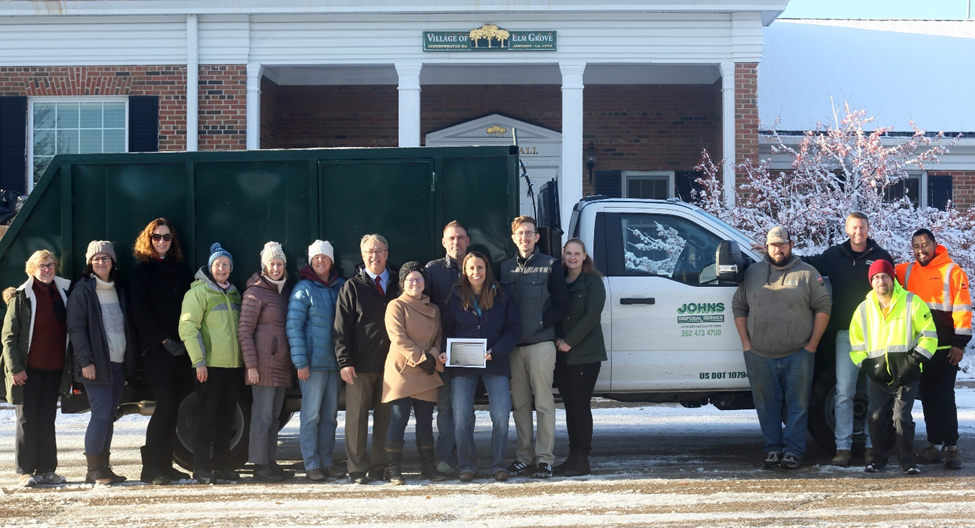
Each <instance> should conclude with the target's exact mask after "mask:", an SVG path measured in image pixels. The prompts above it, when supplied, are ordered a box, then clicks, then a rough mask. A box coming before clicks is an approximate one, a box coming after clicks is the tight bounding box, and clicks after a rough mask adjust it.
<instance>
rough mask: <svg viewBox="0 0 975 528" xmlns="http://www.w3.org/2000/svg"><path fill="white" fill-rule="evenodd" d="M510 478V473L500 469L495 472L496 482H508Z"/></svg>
mask: <svg viewBox="0 0 975 528" xmlns="http://www.w3.org/2000/svg"><path fill="white" fill-rule="evenodd" d="M508 477H509V475H508V472H507V471H505V470H503V469H499V470H497V471H495V472H494V480H496V481H498V482H505V481H507V480H508Z"/></svg>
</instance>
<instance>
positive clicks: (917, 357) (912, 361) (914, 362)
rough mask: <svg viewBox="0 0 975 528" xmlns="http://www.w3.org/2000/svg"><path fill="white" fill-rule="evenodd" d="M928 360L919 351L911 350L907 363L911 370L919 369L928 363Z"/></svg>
mask: <svg viewBox="0 0 975 528" xmlns="http://www.w3.org/2000/svg"><path fill="white" fill-rule="evenodd" d="M927 360H928V358H926V357H924V355H922V354H921V353H920V352H918V351H917V350H911V353H910V354H908V355H907V363H908V364H909V365H910V366H911V368H917V367H918V366H919V365H920V364H921V363H923V362H925V361H927Z"/></svg>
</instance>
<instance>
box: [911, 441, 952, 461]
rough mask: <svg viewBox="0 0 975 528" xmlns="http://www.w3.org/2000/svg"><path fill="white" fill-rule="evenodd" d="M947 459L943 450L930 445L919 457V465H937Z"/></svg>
mask: <svg viewBox="0 0 975 528" xmlns="http://www.w3.org/2000/svg"><path fill="white" fill-rule="evenodd" d="M944 459H945V456H944V453H943V450H942V449H938V447H936V446H935V445H934V444H932V443H928V446H927V447H925V448H924V451H921V454H919V455H918V456H917V463H918V464H937V463H939V462H942V461H943V460H944Z"/></svg>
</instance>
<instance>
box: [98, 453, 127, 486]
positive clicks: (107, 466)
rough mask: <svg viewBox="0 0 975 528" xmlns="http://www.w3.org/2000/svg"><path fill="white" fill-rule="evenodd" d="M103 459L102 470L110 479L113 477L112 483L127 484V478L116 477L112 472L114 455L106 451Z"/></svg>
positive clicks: (102, 455)
mask: <svg viewBox="0 0 975 528" xmlns="http://www.w3.org/2000/svg"><path fill="white" fill-rule="evenodd" d="M101 457H102V469H103V470H104V471H105V472H106V473H107V474H108V475H109V476H110V477H112V483H116V482H125V480H126V479H125V477H123V476H122V475H116V474H115V472H114V471H112V453H111V452H110V451H105V452H104V453H102V454H101Z"/></svg>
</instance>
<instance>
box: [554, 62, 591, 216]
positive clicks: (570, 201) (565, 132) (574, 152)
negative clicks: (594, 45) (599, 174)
mask: <svg viewBox="0 0 975 528" xmlns="http://www.w3.org/2000/svg"><path fill="white" fill-rule="evenodd" d="M559 69H560V70H562V174H560V175H559V199H560V200H561V202H562V204H561V206H562V229H563V230H566V231H568V229H569V220H570V219H571V218H572V208H573V207H574V206H575V204H576V202H578V201H579V200H581V199H582V121H583V118H582V89H583V84H582V74H583V72H584V71H585V70H586V63H585V62H584V61H568V62H560V63H559Z"/></svg>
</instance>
